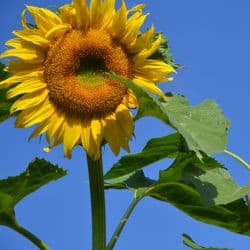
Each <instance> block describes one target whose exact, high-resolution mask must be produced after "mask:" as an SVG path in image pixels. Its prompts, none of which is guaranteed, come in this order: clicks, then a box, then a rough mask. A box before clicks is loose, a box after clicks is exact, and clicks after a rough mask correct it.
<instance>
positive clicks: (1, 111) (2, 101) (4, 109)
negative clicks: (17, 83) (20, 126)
mask: <svg viewBox="0 0 250 250" xmlns="http://www.w3.org/2000/svg"><path fill="white" fill-rule="evenodd" d="M4 68H5V65H4V64H2V63H0V81H2V80H5V79H7V78H8V77H9V76H10V74H9V72H6V71H4ZM8 90H9V88H6V89H0V122H3V121H5V120H7V119H8V118H10V117H11V115H10V107H11V105H12V104H13V103H14V101H15V98H13V99H10V100H9V99H7V98H6V93H7V92H8Z"/></svg>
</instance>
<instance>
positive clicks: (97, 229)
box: [87, 156, 106, 250]
mask: <svg viewBox="0 0 250 250" xmlns="http://www.w3.org/2000/svg"><path fill="white" fill-rule="evenodd" d="M87 161H88V171H89V185H90V196H91V209H92V250H105V248H106V216H105V197H104V180H103V169H102V158H100V159H99V160H96V161H95V160H93V159H91V158H90V157H89V156H87Z"/></svg>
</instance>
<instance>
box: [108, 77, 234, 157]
mask: <svg viewBox="0 0 250 250" xmlns="http://www.w3.org/2000/svg"><path fill="white" fill-rule="evenodd" d="M109 75H110V76H111V77H113V78H115V79H116V80H118V81H120V82H121V83H123V84H125V85H126V86H127V87H128V88H130V89H132V90H133V92H134V93H135V95H136V97H137V99H138V102H139V109H138V112H137V114H136V117H135V119H139V118H141V117H143V116H153V117H156V118H158V119H160V120H162V121H163V122H165V123H167V124H168V125H170V126H171V127H173V128H175V129H176V130H177V131H178V132H179V133H180V134H181V135H182V136H183V138H184V139H185V140H186V143H187V145H188V148H189V150H193V151H195V152H196V154H197V156H199V157H200V158H201V154H200V151H202V152H205V153H206V154H207V155H212V154H213V153H219V152H223V151H224V149H225V148H226V144H227V131H228V129H229V127H230V124H229V121H228V120H227V119H226V118H225V116H224V115H223V113H222V111H221V109H220V108H219V107H218V105H217V104H216V103H215V102H214V101H212V100H206V101H204V102H202V103H201V104H199V105H197V106H194V107H192V106H190V105H189V103H188V101H187V100H186V99H185V98H184V97H183V96H179V95H173V96H171V97H168V99H167V102H165V101H162V100H158V99H157V98H156V97H155V96H153V95H152V94H151V93H149V91H147V90H145V89H144V88H142V87H139V86H137V85H136V84H134V83H133V82H132V81H130V80H128V79H126V78H122V77H118V76H116V75H115V74H114V73H112V74H109Z"/></svg>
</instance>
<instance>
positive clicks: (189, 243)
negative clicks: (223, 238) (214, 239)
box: [182, 234, 232, 250]
mask: <svg viewBox="0 0 250 250" xmlns="http://www.w3.org/2000/svg"><path fill="white" fill-rule="evenodd" d="M182 240H183V243H184V244H185V245H186V246H188V247H190V248H192V249H193V250H232V249H229V248H218V247H202V246H199V245H198V244H196V243H195V242H194V241H193V240H192V238H191V237H190V236H188V235H187V234H183V235H182Z"/></svg>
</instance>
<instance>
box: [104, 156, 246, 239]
mask: <svg viewBox="0 0 250 250" xmlns="http://www.w3.org/2000/svg"><path fill="white" fill-rule="evenodd" d="M225 176H226V180H225ZM221 182H222V183H224V184H225V190H223V189H222V188H221V187H222V186H221ZM236 187H238V186H237V184H236V183H235V182H234V181H233V180H232V179H231V177H230V176H229V175H228V174H227V172H226V170H225V169H224V168H223V166H222V165H221V164H220V163H218V162H217V161H216V160H214V159H213V158H211V157H208V156H205V155H204V156H203V161H202V162H201V161H200V160H199V159H198V158H197V156H196V155H195V153H192V152H188V153H179V154H178V156H177V159H176V160H175V161H174V162H173V164H171V166H170V167H169V168H168V169H166V170H163V171H160V176H159V180H158V181H154V180H151V179H149V178H147V177H145V176H144V174H143V172H142V171H138V172H135V173H130V174H128V175H126V176H125V175H124V176H121V177H119V178H116V179H115V178H114V179H111V180H109V183H108V184H107V186H106V188H126V189H130V190H132V191H133V192H134V194H135V196H136V197H137V198H138V199H141V198H142V197H145V196H151V197H152V198H155V199H158V200H160V201H164V202H167V203H170V204H172V205H174V206H175V207H177V208H178V209H180V210H181V211H183V212H184V213H186V214H188V215H189V216H191V217H193V218H195V219H197V220H199V221H202V222H204V223H207V224H212V225H215V226H220V227H223V228H225V229H227V230H230V231H233V232H237V233H241V234H245V235H250V212H249V207H248V205H247V203H246V202H245V200H244V199H242V198H240V197H243V196H244V194H245V188H242V189H243V190H242V191H238V192H236V194H237V195H236V196H234V199H236V200H233V201H232V198H231V197H230V194H232V193H233V192H234V190H235V188H236ZM223 196H224V200H223V203H225V204H221V200H222V198H223Z"/></svg>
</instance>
